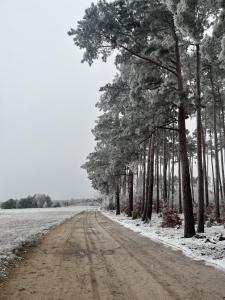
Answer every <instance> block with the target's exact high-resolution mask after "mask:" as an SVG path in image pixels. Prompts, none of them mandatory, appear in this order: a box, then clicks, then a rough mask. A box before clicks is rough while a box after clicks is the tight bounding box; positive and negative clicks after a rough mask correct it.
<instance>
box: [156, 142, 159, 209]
mask: <svg viewBox="0 0 225 300" xmlns="http://www.w3.org/2000/svg"><path fill="white" fill-rule="evenodd" d="M156 213H157V214H158V213H159V145H158V143H157V153H156Z"/></svg>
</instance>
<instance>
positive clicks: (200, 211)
mask: <svg viewBox="0 0 225 300" xmlns="http://www.w3.org/2000/svg"><path fill="white" fill-rule="evenodd" d="M196 61H197V63H196V86H197V99H196V102H197V103H196V104H197V164H198V225H197V231H198V232H204V180H203V167H202V119H201V83H200V47H199V44H198V45H196Z"/></svg>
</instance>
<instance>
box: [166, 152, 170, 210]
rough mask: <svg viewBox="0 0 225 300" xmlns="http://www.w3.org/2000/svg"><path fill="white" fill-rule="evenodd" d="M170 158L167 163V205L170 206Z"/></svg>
mask: <svg viewBox="0 0 225 300" xmlns="http://www.w3.org/2000/svg"><path fill="white" fill-rule="evenodd" d="M170 171H171V170H170V158H169V163H168V194H167V206H168V207H170V190H171V172H170Z"/></svg>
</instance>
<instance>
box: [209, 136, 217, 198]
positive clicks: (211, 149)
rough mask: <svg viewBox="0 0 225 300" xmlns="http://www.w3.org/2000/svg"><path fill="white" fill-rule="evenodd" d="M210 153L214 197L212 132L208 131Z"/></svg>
mask: <svg viewBox="0 0 225 300" xmlns="http://www.w3.org/2000/svg"><path fill="white" fill-rule="evenodd" d="M209 136H210V153H211V166H212V181H213V182H212V183H213V193H214V199H215V197H216V187H215V176H214V167H213V147H212V133H211V131H210V134H209Z"/></svg>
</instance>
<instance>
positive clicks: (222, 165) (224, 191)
mask: <svg viewBox="0 0 225 300" xmlns="http://www.w3.org/2000/svg"><path fill="white" fill-rule="evenodd" d="M222 145H223V140H222V132H221V128H220V160H221V171H222V179H221V181H222V191H223V196H222V199H224V196H225V184H224V182H225V177H224V160H223V146H222Z"/></svg>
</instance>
